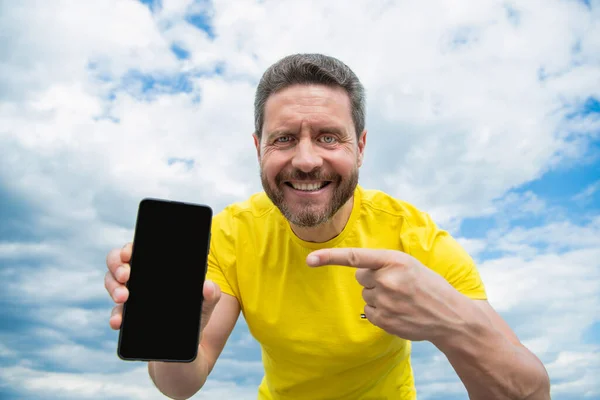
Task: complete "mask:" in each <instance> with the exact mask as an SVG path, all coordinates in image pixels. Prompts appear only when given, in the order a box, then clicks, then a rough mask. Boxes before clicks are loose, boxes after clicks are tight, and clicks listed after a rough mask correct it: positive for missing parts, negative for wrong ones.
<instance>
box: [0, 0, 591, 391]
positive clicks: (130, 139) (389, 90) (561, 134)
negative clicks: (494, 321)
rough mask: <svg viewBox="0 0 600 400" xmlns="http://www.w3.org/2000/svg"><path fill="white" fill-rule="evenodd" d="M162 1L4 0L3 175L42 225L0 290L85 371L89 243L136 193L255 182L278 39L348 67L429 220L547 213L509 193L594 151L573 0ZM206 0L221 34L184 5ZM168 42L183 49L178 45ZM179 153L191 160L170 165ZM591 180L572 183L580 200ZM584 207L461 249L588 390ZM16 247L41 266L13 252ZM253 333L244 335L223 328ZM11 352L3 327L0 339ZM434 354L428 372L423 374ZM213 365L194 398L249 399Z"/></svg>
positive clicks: (95, 314)
mask: <svg viewBox="0 0 600 400" xmlns="http://www.w3.org/2000/svg"><path fill="white" fill-rule="evenodd" d="M161 3H162V7H160V8H159V10H158V11H157V12H156V13H155V14H152V13H151V12H150V11H149V9H148V7H145V6H144V5H142V4H140V3H139V2H136V1H133V0H110V1H108V2H106V1H105V2H93V1H88V2H84V1H82V2H75V3H74V2H69V1H66V0H63V1H62V2H58V3H52V4H50V3H49V2H42V3H40V2H35V7H34V6H33V2H27V1H22V2H18V3H17V2H13V3H8V2H3V3H1V5H0V24H1V25H2V26H3V28H4V29H5V32H6V36H7V37H10V39H11V40H8V41H3V43H2V45H0V53H1V54H2V58H3V62H2V63H1V64H0V93H1V94H0V119H1V120H2V121H3V124H2V127H0V147H1V148H2V149H3V156H2V157H1V158H0V182H1V183H2V185H3V189H4V190H7V191H8V192H10V193H11V194H14V195H15V197H16V198H22V199H27V202H28V203H29V204H33V206H34V207H35V208H36V209H37V212H38V214H39V215H41V218H40V219H39V220H38V221H36V222H37V226H36V227H35V229H36V232H38V233H39V234H40V236H43V237H44V239H41V240H39V241H36V242H19V241H17V240H8V241H4V242H1V243H0V258H1V259H2V269H1V270H0V274H1V277H2V278H3V281H6V282H8V284H7V285H6V286H5V293H6V296H7V298H9V299H11V301H15V302H18V303H19V304H30V305H31V304H36V305H40V304H44V305H47V304H52V307H51V308H44V309H43V311H44V312H46V314H44V315H43V316H42V317H41V319H40V316H39V314H34V313H32V315H31V318H32V319H34V320H35V322H36V323H41V324H42V325H43V326H41V327H39V328H37V329H35V330H33V331H32V332H33V333H32V334H33V335H35V337H37V338H40V340H45V341H47V342H49V343H54V345H52V346H48V347H47V348H46V349H45V350H44V351H43V352H42V353H40V355H42V356H43V357H45V358H47V359H51V360H55V361H56V362H61V363H62V362H65V363H67V364H68V365H70V366H71V367H72V368H81V369H82V371H84V370H85V363H84V361H83V359H73V360H72V361H68V360H65V359H63V358H61V357H64V356H65V355H66V354H68V352H69V351H71V350H72V349H77V350H79V351H80V352H81V354H84V355H86V357H88V358H98V359H101V360H103V362H105V363H111V362H112V361H111V360H112V358H111V357H112V356H110V355H108V354H109V353H110V354H114V353H113V349H112V348H111V346H112V345H113V344H112V342H110V343H107V342H105V341H103V342H102V343H103V344H102V346H103V347H102V349H103V350H97V349H94V348H91V347H90V348H88V347H86V346H82V345H77V344H75V342H74V341H73V339H86V338H91V337H93V336H94V335H100V333H99V332H101V331H102V329H106V327H104V328H103V327H102V326H103V325H102V324H105V323H107V322H108V318H107V317H108V313H109V312H110V309H109V308H110V307H109V303H110V301H109V298H108V295H107V293H106V291H105V289H104V287H103V276H104V273H105V271H106V267H105V265H104V258H105V256H106V253H107V252H108V250H109V249H110V248H112V247H117V246H121V245H122V244H124V243H125V242H126V241H130V240H131V237H132V226H133V223H134V218H135V212H136V207H137V203H138V201H139V200H140V199H141V198H142V197H144V196H148V195H151V196H153V197H157V196H162V197H169V198H176V199H181V200H186V201H197V202H203V203H208V204H211V205H213V207H214V208H215V209H216V210H218V209H220V208H221V207H223V206H224V205H225V204H227V203H229V202H231V201H236V200H240V199H243V198H245V197H246V196H247V195H248V194H250V193H251V192H253V191H256V190H260V182H259V179H258V166H257V162H256V157H255V152H254V147H253V144H252V139H251V137H250V134H251V132H252V130H253V115H252V103H253V95H254V88H255V85H256V82H257V80H258V79H259V77H260V74H261V73H262V71H263V70H264V69H265V68H266V67H267V66H268V65H270V64H271V63H272V62H274V61H275V60H277V59H278V58H280V57H282V56H284V55H287V54H289V53H293V52H304V51H306V52H325V53H328V54H331V55H334V56H337V57H339V58H340V59H341V60H343V61H345V62H346V63H347V64H349V65H350V66H351V67H352V68H353V69H354V70H355V71H356V72H357V73H358V75H359V77H360V78H361V79H362V81H363V82H364V84H365V85H366V87H367V94H368V126H367V127H368V129H369V139H368V146H367V155H366V163H365V166H364V167H363V171H362V178H361V179H362V180H363V182H364V185H365V186H369V187H377V188H380V189H384V190H387V191H389V192H391V193H392V194H395V195H397V196H399V197H401V198H403V199H406V200H408V201H411V202H414V203H415V205H417V206H418V207H420V208H423V209H425V210H426V211H428V212H430V213H431V214H432V215H433V217H434V218H435V219H436V221H438V222H439V223H440V224H443V225H444V226H449V227H457V226H458V225H459V223H460V221H461V220H462V219H464V218H465V217H477V216H489V217H497V218H499V217H506V216H511V218H512V217H514V216H515V214H513V213H510V214H507V213H506V210H513V209H514V208H518V209H519V210H520V213H519V214H518V215H517V216H518V217H521V216H531V215H534V216H540V215H541V216H544V215H546V214H545V213H546V212H547V206H548V205H547V202H546V200H545V199H543V198H540V197H539V196H538V195H536V194H535V193H532V192H528V193H525V194H515V193H514V192H511V190H513V189H514V188H515V187H518V186H520V185H521V184H523V183H526V182H529V181H531V180H534V179H537V178H539V177H540V176H541V175H542V174H543V173H544V172H546V171H547V170H549V169H551V168H557V167H560V166H562V165H564V164H565V163H566V162H570V163H579V162H589V157H590V155H589V154H586V151H588V149H587V143H588V141H589V140H591V139H593V138H598V135H599V134H600V119H599V118H598V117H595V116H593V115H589V116H587V117H586V118H583V119H577V118H575V119H572V120H569V121H565V120H564V117H565V115H567V114H569V113H572V112H573V111H576V110H577V108H578V107H581V105H582V104H583V102H584V101H585V100H586V99H587V98H588V97H589V96H591V95H596V96H597V94H598V83H597V76H598V75H599V73H600V67H599V66H598V65H600V64H599V61H600V58H599V54H600V39H599V38H600V24H599V23H598V12H597V9H595V11H592V12H588V11H586V8H585V6H584V5H583V4H582V2H575V1H572V2H569V1H550V2H548V1H546V2H542V1H541V0H536V1H530V2H526V3H523V2H521V3H518V4H512V5H509V4H507V3H498V2H493V1H479V2H476V3H473V2H468V1H466V0H463V1H458V2H453V3H452V5H451V6H450V5H448V4H446V3H443V2H438V3H435V4H429V3H428V4H424V3H423V4H421V3H416V2H412V3H392V2H383V3H378V4H373V3H372V2H364V1H356V2H354V3H353V4H352V5H351V6H349V5H348V4H347V3H331V2H321V3H319V2H317V1H311V2H305V1H290V2H286V3H285V5H283V4H282V3H281V2H273V1H264V2H255V1H251V0H241V1H235V2H232V1H224V0H217V1H214V2H212V4H211V5H210V9H204V8H203V7H208V3H206V2H203V1H201V2H192V1H191V0H177V1H175V0H172V1H166V0H165V1H163V2H161ZM204 11H205V12H206V13H207V14H208V15H209V16H210V17H211V18H212V24H213V27H212V28H213V31H214V32H215V34H216V37H215V39H214V40H211V39H210V38H209V36H208V34H207V33H206V32H203V31H201V30H199V29H197V28H196V27H193V26H192V25H190V24H189V23H188V22H186V21H185V20H184V17H185V16H186V14H189V13H191V12H192V13H201V12H204ZM173 44H177V45H179V46H181V47H182V48H184V49H185V50H186V51H188V52H189V53H190V54H189V58H188V59H186V60H178V59H177V58H176V57H175V55H174V54H173V53H172V52H171V50H170V47H171V45H173ZM217 67H219V68H221V69H222V75H221V76H218V75H215V74H214V70H215V68H217ZM131 70H136V71H139V72H140V73H141V74H154V76H155V77H157V78H160V79H163V80H165V81H168V80H169V79H178V78H180V77H181V74H182V73H184V74H186V79H188V81H189V82H188V83H187V84H188V85H189V87H190V88H191V91H190V92H189V93H172V92H173V90H172V88H169V87H168V86H169V85H168V84H167V85H166V87H163V90H160V91H159V90H157V91H156V92H152V93H149V92H144V91H143V90H142V88H143V79H146V78H144V77H143V76H142V77H137V78H136V77H135V76H132V75H131V74H129V72H131ZM540 76H542V77H544V79H543V80H540V79H539V77H540ZM174 158H177V159H182V160H188V161H189V160H191V161H192V162H191V163H186V162H183V163H177V162H176V163H171V164H170V163H169V161H170V160H172V159H174ZM190 164H191V166H190ZM596 186H597V185H596ZM596 186H593V185H592V186H590V187H589V188H588V189H587V190H585V191H583V192H581V194H580V195H579V196H575V200H577V199H579V200H581V201H583V200H585V199H586V198H587V199H589V198H590V196H592V195H593V194H594V193H595V191H596V189H597V187H596ZM507 193H508V195H507ZM582 204H584V205H585V204H588V203H585V202H583V203H582ZM505 214H506V215H505ZM511 222H514V221H512V220H511ZM599 222H600V220H598V218H597V217H595V219H591V220H590V221H589V223H587V224H584V225H575V224H574V223H572V222H569V221H568V220H565V221H556V220H555V219H554V220H553V222H551V223H548V224H546V225H545V226H541V227H537V228H533V229H512V228H510V227H507V226H505V225H503V226H501V227H500V229H499V230H497V231H495V232H491V233H490V235H489V236H488V237H487V238H470V239H461V243H462V244H463V245H464V246H465V247H466V248H467V249H468V250H469V251H470V252H471V254H473V255H478V254H481V253H482V252H484V251H486V250H493V251H500V252H502V254H503V256H502V258H499V259H495V260H488V261H486V262H484V263H483V264H482V265H481V271H482V275H483V277H484V279H485V281H486V284H487V286H488V289H489V293H490V296H491V300H492V303H493V304H494V305H495V306H496V307H497V308H498V309H499V310H500V311H501V312H502V313H503V314H505V315H507V316H508V317H509V318H510V320H511V321H514V323H515V324H516V329H517V330H518V332H519V333H520V334H521V335H522V336H524V340H525V341H526V342H527V343H528V344H529V345H530V346H531V347H532V349H534V351H536V352H537V353H539V354H541V355H543V356H544V357H546V358H545V359H547V360H548V362H549V364H548V365H549V369H550V371H551V373H552V374H553V375H554V376H557V377H559V378H560V379H561V381H560V382H559V383H558V384H557V385H556V386H555V389H554V390H555V393H557V394H558V395H562V394H565V395H566V394H571V395H573V394H575V395H582V396H583V395H584V394H585V393H587V394H590V395H594V393H596V394H597V390H598V389H597V388H595V386H594V381H593V379H594V378H593V377H594V376H596V375H593V373H594V371H597V370H598V368H599V367H598V365H597V363H594V362H593V361H592V360H591V359H590V358H589V357H587V356H585V354H586V352H588V351H593V349H592V350H590V348H589V346H587V345H584V344H582V343H580V340H579V339H580V338H579V337H578V336H577V334H574V332H580V331H582V330H584V329H585V328H586V327H588V326H589V325H590V324H591V323H592V322H593V321H595V320H597V319H598V315H597V313H595V311H594V310H597V309H598V307H599V306H600V300H599V298H598V296H599V293H600V286H599V284H600V276H599V274H598V270H599V268H598V267H599V265H598V263H597V261H596V260H598V259H600V258H599V257H600V253H598V248H600V246H599V245H600V234H599V230H598V228H597V227H598V223H599ZM24 259H27V260H31V259H35V260H37V261H40V260H41V266H40V267H39V268H36V269H35V270H34V269H32V268H25V267H23V264H24V263H23V260H24ZM532 288H535V290H533V289H532ZM88 301H105V302H106V303H107V308H106V312H107V314H106V315H104V314H103V313H102V312H101V311H92V310H88V309H85V308H83V307H84V306H83V305H82V304H83V303H84V302H88ZM45 307H46V306H45ZM82 332H87V334H85V335H84V334H82ZM253 344H254V345H255V343H253V340H252V338H251V337H249V336H243V335H242V336H241V337H240V338H239V339H238V341H237V342H235V343H233V342H232V344H231V346H234V347H235V348H236V349H237V348H245V349H249V348H252V347H253ZM77 346H80V347H77ZM228 346H229V345H228ZM234 347H227V348H226V350H225V355H226V356H227V357H231V358H229V359H224V360H223V362H222V365H223V367H224V371H225V370H227V369H230V370H231V371H232V373H233V374H234V375H236V376H237V375H239V374H244V373H257V371H259V365H258V364H257V361H249V362H241V361H239V360H235V359H233V357H234V356H235V354H236V353H235V352H233V351H230V350H231V349H233V348H234ZM15 351H16V350H12V349H10V348H9V347H7V346H3V347H2V346H0V354H4V355H6V356H7V357H11V358H12V357H16V355H15V354H14V352H15ZM104 351H106V353H104ZM589 354H595V353H589ZM427 357H429V356H427ZM427 357H425V358H423V359H418V360H416V361H415V362H416V363H417V364H418V365H421V366H422V368H420V371H421V372H420V373H423V374H425V375H423V379H424V382H426V384H424V385H423V386H422V387H420V393H422V396H423V398H436V396H439V395H440V393H459V392H461V390H462V386H461V384H460V383H459V382H458V381H457V380H456V377H455V376H454V375H453V374H452V371H451V370H449V369H448V368H449V366H447V365H445V366H444V364H443V362H442V361H443V360H441V361H440V359H439V357H438V358H427ZM436 357H437V356H436ZM432 365H434V366H435V365H439V368H440V369H439V370H438V369H435V368H434V369H431V371H430V372H428V371H429V368H430V367H431V366H432ZM563 368H568V369H569V370H570V371H572V373H569V374H565V373H564V372H562V369H563ZM586 368H589V369H586ZM0 378H1V379H2V381H3V382H4V383H6V384H8V385H9V386H10V387H22V388H24V390H26V391H27V392H28V393H32V394H33V395H38V396H45V397H47V396H55V397H56V398H68V397H69V396H71V397H72V398H121V397H123V398H144V399H151V398H162V396H160V395H159V394H158V392H157V391H156V389H155V388H153V387H152V386H151V384H150V383H149V381H148V378H147V373H146V371H145V369H144V368H139V369H132V371H131V372H128V373H126V374H100V373H98V374H96V373H89V372H87V373H86V372H81V373H50V372H47V371H37V370H35V369H32V366H31V365H24V366H13V367H8V368H5V369H3V370H2V371H1V372H0ZM220 378H222V377H219V376H216V377H214V379H211V380H209V383H207V386H206V388H205V389H206V390H203V391H202V393H201V394H199V395H198V398H214V397H217V396H219V397H221V398H240V399H242V398H255V396H256V387H255V386H254V385H250V384H249V385H237V384H235V383H233V382H232V381H229V380H219V379H220ZM594 390H595V391H596V392H594ZM437 398H439V397H437Z"/></svg>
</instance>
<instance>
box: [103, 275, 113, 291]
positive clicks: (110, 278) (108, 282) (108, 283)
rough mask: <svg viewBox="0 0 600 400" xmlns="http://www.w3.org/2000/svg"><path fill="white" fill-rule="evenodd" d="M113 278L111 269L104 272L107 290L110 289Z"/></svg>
mask: <svg viewBox="0 0 600 400" xmlns="http://www.w3.org/2000/svg"><path fill="white" fill-rule="evenodd" d="M112 279H113V276H112V274H111V273H110V271H107V272H106V274H104V287H105V288H106V290H110V286H111V282H112Z"/></svg>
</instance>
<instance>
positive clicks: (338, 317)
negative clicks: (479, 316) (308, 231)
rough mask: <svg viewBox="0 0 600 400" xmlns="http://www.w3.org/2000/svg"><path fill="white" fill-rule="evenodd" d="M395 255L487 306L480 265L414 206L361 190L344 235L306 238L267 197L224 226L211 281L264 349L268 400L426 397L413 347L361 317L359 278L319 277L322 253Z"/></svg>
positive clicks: (252, 201) (225, 216)
mask: <svg viewBox="0 0 600 400" xmlns="http://www.w3.org/2000/svg"><path fill="white" fill-rule="evenodd" d="M328 247H364V248H383V249H395V250H400V251H403V252H406V253H408V254H410V255H412V256H414V257H415V258H417V259H419V260H420V261H421V262H422V263H423V264H424V265H426V266H427V267H429V268H431V269H433V270H434V271H436V272H438V273H439V274H440V275H442V276H444V277H445V278H446V280H448V282H450V283H451V284H452V285H453V286H454V287H455V288H456V289H457V290H458V291H459V292H461V293H463V294H464V295H466V296H468V297H470V298H473V299H486V293H485V289H484V286H483V283H482V281H481V279H480V277H479V274H478V272H477V269H476V267H475V264H474V262H473V260H472V259H471V257H469V255H468V254H467V253H466V252H465V251H464V250H463V249H462V247H461V246H460V245H459V244H458V243H457V242H456V241H455V240H454V239H453V238H452V237H451V236H450V235H449V234H448V233H447V232H445V231H443V230H440V229H439V228H437V227H436V225H435V224H434V222H433V221H432V220H431V219H430V217H429V216H428V215H427V214H425V213H423V212H421V211H419V210H417V209H416V208H415V207H413V206H411V205H410V204H408V203H406V202H403V201H400V200H397V199H394V198H392V197H390V196H389V195H387V194H385V193H383V192H381V191H376V190H366V189H364V188H362V187H361V186H358V187H357V189H356V191H355V196H354V206H353V209H352V213H351V216H350V219H349V221H348V223H347V224H346V227H345V228H344V230H343V231H342V232H341V234H340V235H338V236H337V237H335V238H334V239H331V240H330V241H328V242H325V243H311V242H305V241H303V240H301V239H299V238H298V237H297V236H296V235H295V234H294V233H293V231H292V230H291V228H290V226H289V224H288V223H287V221H286V220H285V218H284V217H283V216H282V214H281V213H280V212H279V210H278V209H277V208H276V207H275V206H274V205H273V203H272V202H271V201H270V200H269V198H268V197H267V196H266V195H265V194H264V193H258V194H255V195H253V196H251V197H250V198H249V199H248V200H247V201H245V202H241V203H237V204H233V205H231V206H228V207H227V208H225V209H224V210H223V211H222V212H220V213H218V214H216V215H215V217H214V223H213V228H212V241H211V246H210V256H209V265H208V275H207V278H208V279H211V280H213V281H214V282H216V283H217V284H218V285H219V286H220V288H221V290H222V291H223V292H224V293H227V294H230V295H232V296H235V297H236V298H237V299H238V300H239V303H240V305H241V309H242V313H243V315H244V317H245V319H246V323H247V324H248V328H249V330H250V332H251V334H252V335H253V336H254V338H256V340H257V341H258V342H259V343H260V345H261V349H262V359H263V364H264V369H265V375H264V378H263V380H262V383H261V384H260V387H259V389H258V391H259V395H258V398H259V399H260V400H270V399H273V400H275V399H282V400H288V399H289V400H292V399H294V400H295V399H302V400H306V399H310V400H318V399H397V400H405V399H406V400H412V399H415V398H416V394H415V387H414V379H413V372H412V369H411V366H410V348H411V347H410V342H409V341H406V340H404V339H401V338H399V337H397V336H394V335H390V334H388V333H386V332H385V331H383V330H382V329H380V328H378V327H376V326H374V325H373V324H371V323H370V322H369V321H368V320H367V319H362V318H361V317H360V315H361V313H363V310H364V305H365V302H364V300H363V299H362V294H361V292H362V287H361V286H360V285H359V284H358V282H357V281H356V278H355V273H356V269H354V268H350V267H342V266H327V267H320V268H311V267H308V266H307V265H306V256H307V255H308V254H309V253H310V252H311V251H313V250H315V249H321V248H328Z"/></svg>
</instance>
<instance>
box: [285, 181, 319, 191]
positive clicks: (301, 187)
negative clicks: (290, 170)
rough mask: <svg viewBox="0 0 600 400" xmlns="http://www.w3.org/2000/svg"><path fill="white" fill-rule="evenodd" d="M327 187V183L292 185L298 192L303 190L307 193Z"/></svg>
mask: <svg viewBox="0 0 600 400" xmlns="http://www.w3.org/2000/svg"><path fill="white" fill-rule="evenodd" d="M323 186H325V182H319V183H292V187H293V188H294V189H296V190H303V191H305V192H312V191H315V190H319V189H321V188H322V187H323Z"/></svg>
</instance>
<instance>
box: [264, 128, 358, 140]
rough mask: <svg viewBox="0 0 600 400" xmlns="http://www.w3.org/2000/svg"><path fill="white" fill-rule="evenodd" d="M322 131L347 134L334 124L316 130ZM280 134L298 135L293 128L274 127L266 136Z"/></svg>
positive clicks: (318, 132)
mask: <svg viewBox="0 0 600 400" xmlns="http://www.w3.org/2000/svg"><path fill="white" fill-rule="evenodd" d="M323 133H331V134H335V135H339V136H345V135H347V132H346V131H345V130H344V129H340V128H338V127H335V126H324V127H322V128H319V129H318V130H317V134H323ZM280 135H290V136H298V132H297V131H295V130H291V129H275V130H273V131H270V132H267V135H266V137H267V138H272V137H277V136H280Z"/></svg>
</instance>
